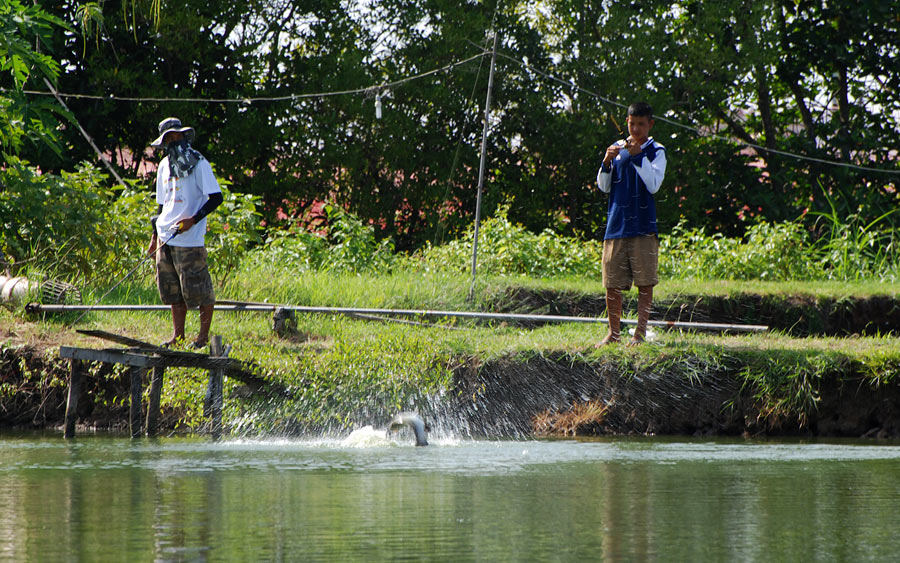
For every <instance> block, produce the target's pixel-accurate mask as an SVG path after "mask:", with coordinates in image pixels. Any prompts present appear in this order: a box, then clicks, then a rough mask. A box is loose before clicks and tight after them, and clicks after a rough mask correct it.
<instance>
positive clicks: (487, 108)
mask: <svg viewBox="0 0 900 563" xmlns="http://www.w3.org/2000/svg"><path fill="white" fill-rule="evenodd" d="M498 37H499V34H498V33H497V32H496V31H495V32H494V49H493V51H492V53H491V70H490V73H489V74H488V87H487V99H485V101H484V128H483V129H482V132H481V162H480V164H479V165H478V196H477V199H476V200H475V232H474V233H473V238H472V285H471V287H470V288H469V300H470V301H471V300H472V296H473V295H475V274H476V271H477V269H478V231H479V229H480V227H481V194H482V193H483V192H484V166H485V162H486V156H487V155H486V153H487V137H488V130H489V129H490V125H491V90H493V88H494V63H495V62H496V61H497V39H498Z"/></svg>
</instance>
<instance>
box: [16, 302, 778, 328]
mask: <svg viewBox="0 0 900 563" xmlns="http://www.w3.org/2000/svg"><path fill="white" fill-rule="evenodd" d="M279 307H281V308H284V309H285V310H287V311H294V312H295V313H309V314H321V315H349V316H353V315H360V314H361V315H400V316H410V317H450V318H461V319H481V320H496V321H524V322H538V323H585V324H597V323H608V322H609V319H606V318H602V317H569V316H562V315H523V314H517V313H482V312H478V311H435V310H427V309H367V308H361V307H306V306H299V305H298V306H292V305H274V304H272V305H270V304H268V303H244V302H235V301H231V302H228V303H227V304H225V303H221V304H216V305H215V310H216V311H224V312H229V311H230V312H243V311H262V312H267V313H272V312H274V311H275V309H278V308H279ZM88 309H90V310H92V311H94V312H102V311H169V310H171V307H169V306H168V305H93V306H91V305H41V304H38V303H30V304H29V305H28V306H27V307H26V311H28V312H29V313H62V312H67V311H84V310H88ZM621 323H622V324H624V325H636V324H637V320H634V319H622V320H621ZM647 326H656V327H661V328H679V329H686V330H710V331H733V332H765V331H767V330H769V327H768V326H765V325H742V324H723V323H695V322H683V321H647Z"/></svg>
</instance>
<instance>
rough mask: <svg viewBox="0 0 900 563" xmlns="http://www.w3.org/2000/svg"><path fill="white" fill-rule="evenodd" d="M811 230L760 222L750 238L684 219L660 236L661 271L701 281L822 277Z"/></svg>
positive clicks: (797, 226)
mask: <svg viewBox="0 0 900 563" xmlns="http://www.w3.org/2000/svg"><path fill="white" fill-rule="evenodd" d="M814 262H815V260H814V258H813V254H812V251H811V248H810V246H809V245H808V244H807V242H806V234H805V232H804V230H803V227H802V226H801V225H800V224H798V223H777V224H776V223H768V222H765V221H762V222H759V223H756V224H755V225H753V226H751V227H750V228H749V229H748V231H747V236H746V237H745V240H741V239H736V238H728V237H725V236H723V235H722V234H721V233H715V234H712V235H707V234H706V232H705V229H702V228H693V229H687V228H685V226H684V223H679V224H678V225H677V226H676V227H675V228H674V229H673V230H672V234H670V235H668V236H662V237H660V248H659V270H660V275H663V276H666V277H669V278H687V279H701V280H716V279H724V280H764V281H784V280H794V279H817V278H819V277H820V274H819V272H817V271H816V270H815V265H814Z"/></svg>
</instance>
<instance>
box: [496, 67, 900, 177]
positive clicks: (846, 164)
mask: <svg viewBox="0 0 900 563" xmlns="http://www.w3.org/2000/svg"><path fill="white" fill-rule="evenodd" d="M484 54H490V52H489V51H485V52H484ZM497 56H498V57H501V58H504V59H507V60H509V61H512V62H514V63H516V64H518V65H520V66H522V67H524V68H526V69H528V70H529V71H531V72H533V73H535V74H537V75H539V76H542V77H543V78H546V79H548V80H551V81H554V82H558V83H559V84H563V85H565V86H568V87H570V88H574V89H576V90H578V91H579V92H583V93H585V94H587V95H589V96H593V97H595V98H597V99H598V100H600V101H602V102H604V103H606V104H611V105H614V106H617V107H619V108H622V109H627V108H628V106H627V105H626V104H622V103H620V102H617V101H615V100H611V99H609V98H607V97H605V96H602V95H600V94H599V93H597V92H594V91H592V90H589V89H587V88H585V87H584V86H581V85H578V84H575V83H573V82H571V81H568V80H563V79H562V78H558V77H556V76H553V75H552V74H550V73H547V72H544V71H542V70H540V69H538V68H535V67H534V66H532V65H530V64H528V63H526V62H525V61H523V60H520V59H517V58H515V57H512V56H510V55H507V54H505V53H503V52H500V51H498V52H497ZM653 119H655V120H657V121H663V122H665V123H668V124H669V125H673V126H675V127H680V128H681V129H685V130H687V131H690V132H692V133H694V134H696V135H698V136H701V137H706V138H709V139H716V140H719V141H725V142H728V143H735V139H733V138H729V137H725V136H722V135H718V134H716V133H707V132H705V131H702V130H701V129H700V128H698V127H694V126H692V125H685V124H684V123H680V122H678V121H675V120H674V119H669V118H667V117H665V116H661V115H654V117H653ZM616 125H617V126H618V124H616ZM739 144H741V145H744V146H747V147H750V148H753V149H756V150H758V151H763V152H767V153H771V154H777V155H780V156H785V157H790V158H795V159H798V160H806V161H810V162H818V163H819V164H826V165H829V166H838V167H843V168H852V169H854V170H862V171H865V172H878V173H881V174H898V175H900V170H885V169H883V168H874V167H871V166H861V165H858V164H852V163H849V162H838V161H835V160H828V159H824V158H817V157H814V156H807V155H802V154H797V153H792V152H788V151H783V150H778V149H772V148H769V147H765V146H762V145H759V144H756V143H749V142H745V141H741V142H740V143H739Z"/></svg>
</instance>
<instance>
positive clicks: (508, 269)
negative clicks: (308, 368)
mask: <svg viewBox="0 0 900 563" xmlns="http://www.w3.org/2000/svg"><path fill="white" fill-rule="evenodd" d="M508 211H509V206H508V205H504V206H501V207H500V209H498V211H497V213H496V214H495V216H494V217H490V218H488V219H486V220H485V221H484V222H483V223H482V224H481V227H480V229H479V234H478V272H480V273H483V274H486V275H527V276H531V277H538V278H550V277H564V276H599V275H600V272H601V270H600V268H601V259H602V257H603V245H602V243H600V242H597V241H582V240H579V239H576V238H572V237H564V236H560V235H557V234H555V233H553V232H552V231H550V230H549V229H545V230H544V231H542V232H541V233H540V234H537V235H536V234H533V233H531V232H529V231H528V230H527V229H526V228H525V227H524V226H522V225H520V224H515V223H513V222H511V221H510V220H509V219H508V217H507V214H508ZM473 242H474V228H472V229H469V230H468V231H467V232H466V234H465V236H464V237H463V238H461V239H457V240H454V241H452V242H449V243H447V244H445V245H443V246H431V245H428V246H426V248H425V249H424V250H422V251H421V253H420V254H419V257H420V264H421V265H422V266H424V267H425V268H428V269H432V270H451V271H456V272H466V271H469V270H470V267H471V260H472V245H473Z"/></svg>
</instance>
